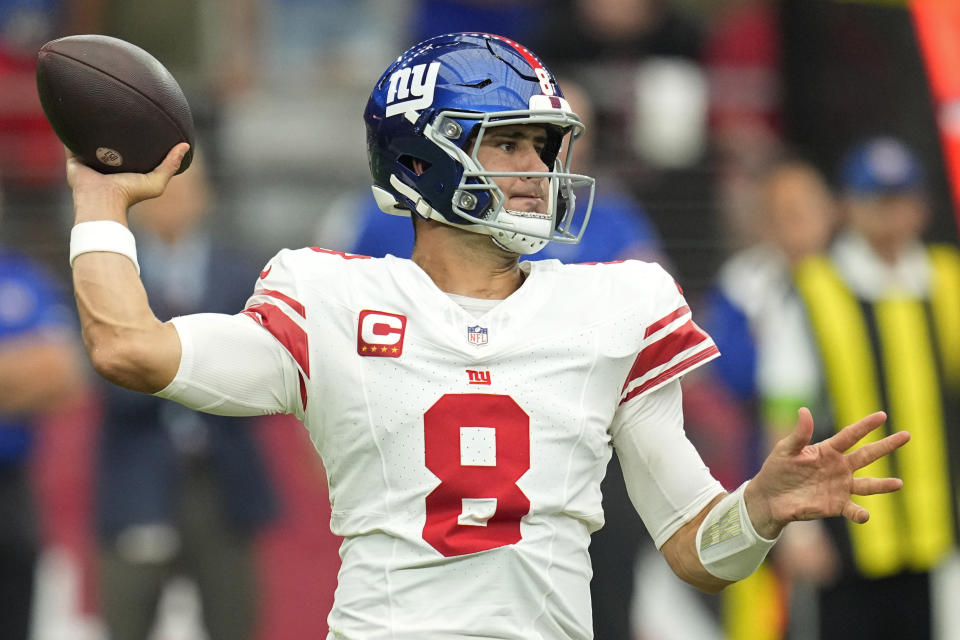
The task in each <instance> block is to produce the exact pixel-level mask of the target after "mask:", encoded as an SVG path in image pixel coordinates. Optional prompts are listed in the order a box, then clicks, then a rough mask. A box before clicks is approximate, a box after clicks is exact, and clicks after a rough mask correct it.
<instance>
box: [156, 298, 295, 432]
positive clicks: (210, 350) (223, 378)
mask: <svg viewBox="0 0 960 640" xmlns="http://www.w3.org/2000/svg"><path fill="white" fill-rule="evenodd" d="M170 324H171V326H173V327H174V328H175V330H176V333H177V335H178V336H179V339H180V344H181V358H180V366H179V369H178V370H177V374H176V376H175V377H174V379H173V381H172V382H170V384H168V385H167V386H166V387H164V388H163V389H161V390H160V391H158V392H157V393H156V395H157V396H159V397H161V398H167V399H170V400H175V401H176V402H179V403H181V404H183V405H186V406H188V407H190V408H191V409H196V410H198V411H204V412H207V413H215V414H219V415H229V416H253V415H265V414H272V413H297V412H298V400H297V398H298V388H299V387H298V382H299V376H298V369H297V365H296V363H295V362H294V360H293V358H292V357H291V356H290V354H289V353H288V352H287V351H286V349H284V347H283V345H281V344H280V343H279V342H278V341H277V340H276V339H275V338H274V337H273V336H272V335H270V333H269V332H267V331H266V330H264V329H263V328H262V327H261V326H260V325H258V324H257V323H256V322H254V321H253V320H251V319H250V318H249V317H247V316H245V315H243V314H238V315H233V316H231V315H225V314H215V313H200V314H194V315H189V316H183V317H180V318H174V319H173V320H172V321H171V323H170Z"/></svg>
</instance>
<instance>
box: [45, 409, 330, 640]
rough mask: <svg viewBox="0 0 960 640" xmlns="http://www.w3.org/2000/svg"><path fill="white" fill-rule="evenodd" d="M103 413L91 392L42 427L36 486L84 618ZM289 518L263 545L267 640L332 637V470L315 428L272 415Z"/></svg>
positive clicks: (93, 589) (91, 572) (267, 434)
mask: <svg viewBox="0 0 960 640" xmlns="http://www.w3.org/2000/svg"><path fill="white" fill-rule="evenodd" d="M100 415H101V409H100V405H99V402H98V399H97V398H96V396H94V395H92V394H86V395H84V396H83V397H81V398H79V399H77V400H76V401H74V402H72V403H71V404H70V405H69V406H66V407H63V408H62V409H61V410H59V411H57V413H56V414H54V415H52V416H50V417H49V418H48V419H46V420H45V421H44V424H43V425H41V428H40V429H39V432H38V442H37V448H36V451H35V456H34V467H33V470H34V480H35V486H36V488H37V493H38V499H39V504H40V514H41V519H42V522H43V524H44V528H45V531H46V543H47V544H48V545H52V546H56V547H57V548H60V549H63V550H66V551H67V552H68V553H69V554H70V556H71V557H72V559H73V560H74V561H75V563H76V565H77V566H78V567H79V568H80V573H81V582H82V584H81V588H80V593H81V598H80V601H79V602H76V603H75V605H76V607H77V609H78V611H76V612H74V613H79V614H84V615H86V616H96V613H97V584H96V572H95V564H94V562H95V556H94V554H95V546H94V537H93V529H92V507H93V497H92V491H91V486H92V480H93V477H92V473H93V468H94V465H93V456H94V453H95V447H96V439H97V425H98V423H99V418H100ZM257 433H258V436H259V438H260V441H261V442H262V444H263V448H264V452H265V454H266V458H267V462H268V465H269V467H270V470H271V473H272V476H273V479H274V482H275V483H276V487H277V491H278V493H279V495H280V497H281V499H282V501H283V502H282V504H283V512H282V516H281V518H280V519H279V521H278V523H277V524H275V525H273V526H272V527H271V528H270V529H268V530H267V531H266V532H265V533H264V534H263V535H262V538H261V540H260V543H259V545H258V553H259V557H260V566H261V570H262V584H261V603H262V610H261V612H260V616H261V617H260V621H261V622H260V632H259V634H258V637H259V638H261V639H262V640H302V639H303V638H324V637H326V634H327V622H326V617H327V613H328V612H329V610H330V607H331V605H332V604H333V592H334V588H335V586H336V576H337V571H338V570H339V568H340V558H339V556H338V553H337V549H338V547H339V544H340V540H339V538H336V537H334V536H333V535H332V534H331V533H330V530H329V520H330V503H329V498H328V494H327V486H326V482H325V476H324V472H323V468H322V466H321V465H320V462H319V459H318V457H317V455H316V453H315V451H314V449H313V446H312V444H311V443H310V441H309V438H308V437H307V432H306V429H304V428H303V426H302V425H301V424H300V423H299V422H298V421H296V420H295V419H293V418H291V417H289V416H272V417H267V418H263V419H261V421H260V424H259V425H258V429H257Z"/></svg>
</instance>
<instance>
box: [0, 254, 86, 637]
mask: <svg viewBox="0 0 960 640" xmlns="http://www.w3.org/2000/svg"><path fill="white" fill-rule="evenodd" d="M71 328H72V315H71V312H70V310H69V307H68V306H67V305H66V304H65V301H64V298H63V293H62V291H61V290H60V288H59V286H58V285H57V283H56V281H55V280H54V279H53V278H52V277H51V276H49V275H48V274H47V273H45V272H44V271H43V270H42V269H40V268H39V267H37V266H36V265H35V264H34V263H33V262H31V261H30V260H29V259H28V258H27V257H25V256H23V255H20V254H18V253H13V252H10V251H7V250H5V249H3V248H0V349H2V348H3V347H4V345H5V344H8V343H9V342H12V341H16V340H21V339H26V338H28V337H29V336H31V335H35V334H38V333H41V332H44V331H49V330H55V331H58V332H60V331H68V330H71ZM33 419H34V416H31V415H12V414H6V413H3V412H0V627H2V629H3V633H2V636H3V637H4V638H9V639H10V640H26V638H27V637H28V634H29V623H30V613H31V607H32V595H33V590H34V571H35V569H36V560H37V554H38V551H39V545H40V535H39V527H38V524H37V518H36V512H35V506H34V502H33V494H32V489H31V486H30V480H29V477H28V468H27V467H28V465H27V462H28V460H29V456H30V445H31V443H32V441H33V433H32V426H33V425H32V424H31V423H32V421H33Z"/></svg>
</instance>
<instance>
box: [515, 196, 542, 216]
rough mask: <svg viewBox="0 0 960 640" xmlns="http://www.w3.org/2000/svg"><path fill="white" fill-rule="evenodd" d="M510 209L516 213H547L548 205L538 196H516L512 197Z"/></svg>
mask: <svg viewBox="0 0 960 640" xmlns="http://www.w3.org/2000/svg"><path fill="white" fill-rule="evenodd" d="M509 202H510V207H509V208H510V209H513V210H515V211H531V212H543V211H546V208H547V203H546V201H545V200H544V199H543V197H541V196H538V195H514V196H511V197H510V200H509Z"/></svg>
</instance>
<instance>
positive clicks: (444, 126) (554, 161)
mask: <svg viewBox="0 0 960 640" xmlns="http://www.w3.org/2000/svg"><path fill="white" fill-rule="evenodd" d="M518 124H519V125H543V126H544V127H545V128H546V129H547V131H548V137H549V138H552V140H551V141H550V142H549V143H548V145H547V147H546V148H545V149H544V151H543V152H542V154H541V159H542V160H543V161H544V163H545V164H546V165H547V166H548V167H552V170H548V171H490V170H487V169H485V168H484V167H483V165H482V163H481V162H480V160H479V159H478V157H477V154H478V152H479V149H480V145H481V143H482V141H483V137H484V136H485V135H486V134H487V132H488V130H489V129H491V128H494V127H503V126H508V125H518ZM467 127H470V130H471V134H470V135H469V136H467V138H466V143H465V144H463V146H464V147H466V148H467V150H465V149H464V148H461V146H459V145H458V144H457V143H456V142H455V141H457V140H461V139H463V133H464V129H465V128H467ZM582 133H583V124H582V123H581V122H580V120H579V118H577V116H576V115H574V114H573V113H571V112H569V111H562V110H559V109H548V110H542V111H531V110H520V111H504V112H495V113H484V114H473V113H463V112H456V111H441V112H440V113H438V114H437V116H436V117H435V118H434V119H433V122H432V123H431V124H429V125H427V126H426V127H425V130H424V135H425V136H426V137H427V138H428V139H429V140H431V141H433V142H434V144H436V145H437V146H438V147H440V148H441V149H443V150H444V151H445V152H446V153H447V154H448V155H450V157H451V158H453V159H454V160H455V161H456V162H458V163H460V164H461V165H462V166H463V167H464V171H463V174H462V176H461V178H460V183H459V184H458V185H457V188H456V189H455V190H454V192H453V202H452V209H453V212H454V213H455V214H456V215H457V216H459V217H461V218H463V219H464V221H465V222H466V224H464V225H456V226H461V227H463V228H465V229H468V230H470V231H473V232H476V233H483V234H486V235H489V236H490V237H491V238H492V239H493V241H494V242H495V243H496V244H497V245H498V246H500V247H501V248H503V249H505V250H507V251H511V252H513V253H520V254H531V253H536V252H537V251H539V250H540V249H542V248H543V247H544V246H546V244H547V242H551V241H552V242H562V243H567V244H576V243H577V242H579V241H580V238H581V237H582V236H583V232H584V230H585V229H586V225H587V222H588V220H589V217H590V210H591V209H592V206H593V195H594V186H595V185H594V182H595V181H594V179H593V178H591V177H589V176H585V175H580V174H576V173H571V172H570V163H571V158H572V151H573V146H574V144H575V141H576V139H577V138H578V137H580V135H581V134H582ZM564 138H565V139H566V140H567V144H566V145H563V144H562V140H563V139H564ZM495 178H532V179H545V180H546V181H547V189H546V194H545V195H546V200H547V207H546V211H545V212H533V211H514V210H511V209H507V208H506V206H505V204H506V197H505V195H504V193H503V191H502V190H501V188H500V187H499V186H498V185H497V184H496V182H495V180H494V179H495ZM578 195H579V196H580V198H581V199H586V200H587V202H586V207H585V208H584V210H583V211H584V213H583V214H582V216H578V215H576V214H577V213H578V207H577V200H578ZM427 217H430V218H433V219H436V220H439V221H441V222H445V223H447V224H450V222H449V220H447V219H446V218H444V217H443V216H441V215H439V214H438V215H435V216H434V215H430V216H427Z"/></svg>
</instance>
